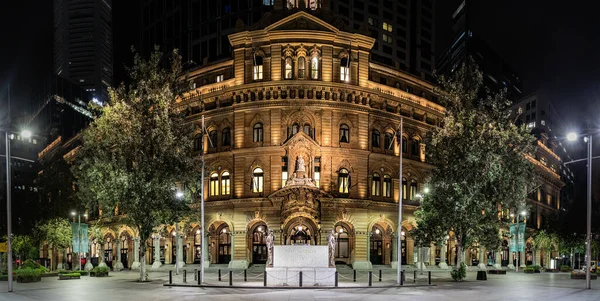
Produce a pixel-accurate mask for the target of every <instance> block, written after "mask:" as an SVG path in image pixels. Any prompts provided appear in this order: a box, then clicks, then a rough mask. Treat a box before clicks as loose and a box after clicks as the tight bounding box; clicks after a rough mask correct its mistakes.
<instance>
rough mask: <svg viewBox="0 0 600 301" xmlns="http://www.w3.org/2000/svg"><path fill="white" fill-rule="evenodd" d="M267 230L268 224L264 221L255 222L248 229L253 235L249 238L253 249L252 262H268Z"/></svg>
mask: <svg viewBox="0 0 600 301" xmlns="http://www.w3.org/2000/svg"><path fill="white" fill-rule="evenodd" d="M267 231H268V228H267V225H266V224H265V223H263V222H260V223H257V224H255V225H254V226H252V227H251V228H250V229H249V231H248V233H250V235H251V237H250V239H249V240H250V249H251V250H252V263H254V264H265V263H267V242H266V233H267Z"/></svg>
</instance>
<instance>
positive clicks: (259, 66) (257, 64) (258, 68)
mask: <svg viewBox="0 0 600 301" xmlns="http://www.w3.org/2000/svg"><path fill="white" fill-rule="evenodd" d="M253 78H254V80H261V79H263V58H262V56H255V57H254V74H253Z"/></svg>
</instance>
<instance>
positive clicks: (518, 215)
mask: <svg viewBox="0 0 600 301" xmlns="http://www.w3.org/2000/svg"><path fill="white" fill-rule="evenodd" d="M521 215H522V216H523V217H525V216H526V215H527V211H522V212H521V214H517V237H516V238H515V241H516V244H515V246H516V247H517V264H516V265H515V272H518V271H519V264H520V263H519V259H520V256H519V255H520V252H519V217H520V216H521ZM510 216H511V217H515V215H514V214H511V215H510ZM524 220H525V219H523V221H524ZM523 236H525V233H523ZM524 238H525V237H523V249H525V246H524V245H525V239H524ZM523 251H524V250H523Z"/></svg>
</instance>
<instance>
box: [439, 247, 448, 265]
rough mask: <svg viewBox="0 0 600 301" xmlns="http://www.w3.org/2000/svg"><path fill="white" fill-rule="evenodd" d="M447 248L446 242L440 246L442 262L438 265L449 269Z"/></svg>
mask: <svg viewBox="0 0 600 301" xmlns="http://www.w3.org/2000/svg"><path fill="white" fill-rule="evenodd" d="M446 248H447V247H446V243H444V244H442V245H441V246H440V263H439V264H438V267H439V268H440V269H444V270H445V269H448V264H447V263H446Z"/></svg>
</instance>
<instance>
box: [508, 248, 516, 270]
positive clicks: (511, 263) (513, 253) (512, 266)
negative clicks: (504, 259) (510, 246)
mask: <svg viewBox="0 0 600 301" xmlns="http://www.w3.org/2000/svg"><path fill="white" fill-rule="evenodd" d="M508 256H509V257H508V266H507V268H508V269H510V270H514V269H515V264H514V263H513V258H515V252H509V253H508Z"/></svg>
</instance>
